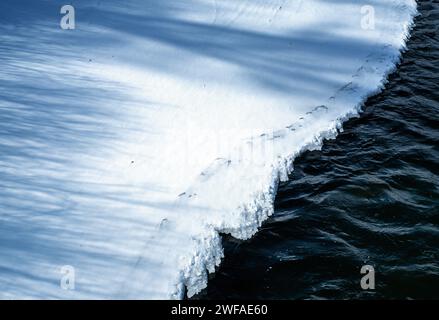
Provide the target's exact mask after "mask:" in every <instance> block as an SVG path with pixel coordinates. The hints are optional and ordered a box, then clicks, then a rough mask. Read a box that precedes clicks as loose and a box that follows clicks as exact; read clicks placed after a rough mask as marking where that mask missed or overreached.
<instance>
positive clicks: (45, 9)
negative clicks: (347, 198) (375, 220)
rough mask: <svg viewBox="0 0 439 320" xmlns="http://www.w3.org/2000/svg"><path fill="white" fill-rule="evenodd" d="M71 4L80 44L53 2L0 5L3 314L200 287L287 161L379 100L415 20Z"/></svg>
mask: <svg viewBox="0 0 439 320" xmlns="http://www.w3.org/2000/svg"><path fill="white" fill-rule="evenodd" d="M71 3H72V5H73V6H74V7H75V9H76V29H75V30H62V29H61V28H60V27H59V21H60V19H61V15H60V14H59V10H60V3H59V2H56V1H12V0H11V1H9V0H6V1H2V3H1V4H0V298H2V299H12V298H18V299H40V298H50V299H80V298H85V299H112V298H114V299H130V298H133V299H169V298H172V299H180V298H182V297H184V294H185V292H187V295H188V296H192V295H194V294H195V293H197V292H199V291H200V290H202V289H203V288H205V287H206V285H207V278H208V277H207V275H208V272H214V271H215V267H216V266H218V265H219V264H220V262H221V259H222V258H223V250H222V246H221V236H220V235H221V234H222V233H225V234H227V233H228V234H231V235H233V236H234V237H237V238H240V239H248V238H250V237H251V236H252V235H254V234H255V233H256V232H257V230H258V228H259V227H260V226H261V223H262V222H263V221H264V220H265V219H267V217H269V216H270V215H272V214H273V201H274V198H275V195H276V188H277V185H278V183H279V181H280V180H287V179H288V174H289V173H290V172H291V171H292V170H293V166H292V163H293V160H294V158H295V157H296V156H297V155H298V154H299V153H300V152H302V151H304V150H310V149H316V148H319V147H320V146H321V143H322V141H323V139H327V138H334V137H335V136H336V134H337V132H338V131H339V130H341V128H342V126H341V125H342V123H343V121H344V120H346V119H348V118H350V117H353V116H356V115H357V114H358V113H359V111H360V110H361V106H362V103H363V102H364V101H365V99H366V98H367V97H368V96H370V95H372V94H374V93H377V92H378V91H379V90H380V89H381V88H382V87H383V85H384V83H385V79H386V76H387V74H388V73H389V72H391V71H392V70H393V69H394V67H395V65H396V64H397V62H398V59H399V57H400V51H401V50H402V49H404V45H405V41H406V38H407V36H408V32H409V29H410V26H411V24H412V20H413V17H414V15H415V14H416V3H415V1H413V0H379V1H378V0H368V1H367V3H366V2H364V1H354V0H352V1H347V0H306V1H300V0H186V1H162V0H157V1H141V0H128V1H115V0H111V1H71ZM364 5H371V6H373V7H374V9H375V29H374V30H365V29H364V28H362V23H361V22H362V18H363V17H364V15H365V14H364V11H362V7H363V6H364ZM66 265H67V266H72V267H74V271H75V274H74V275H75V277H74V280H75V281H74V284H75V287H74V290H65V289H63V287H62V286H61V285H60V283H61V282H62V281H63V278H62V277H63V276H64V274H63V273H62V267H63V266H66ZM186 290H187V291H186Z"/></svg>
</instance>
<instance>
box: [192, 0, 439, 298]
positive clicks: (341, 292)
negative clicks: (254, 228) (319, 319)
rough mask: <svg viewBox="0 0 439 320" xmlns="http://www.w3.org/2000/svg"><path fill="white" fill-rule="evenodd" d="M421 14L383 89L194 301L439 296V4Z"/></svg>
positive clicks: (286, 187)
mask: <svg viewBox="0 0 439 320" xmlns="http://www.w3.org/2000/svg"><path fill="white" fill-rule="evenodd" d="M419 10H420V13H421V16H419V17H418V18H417V19H416V27H415V29H414V30H413V32H412V36H411V40H410V41H409V44H408V51H407V52H405V53H404V55H403V60H402V63H401V65H400V67H399V69H398V71H397V72H396V73H395V74H393V75H392V76H391V77H390V81H389V83H388V85H387V86H386V89H385V90H384V92H383V93H381V94H379V95H377V96H375V97H373V98H371V99H369V101H368V102H367V104H366V106H365V109H364V111H365V112H364V114H363V115H362V116H361V117H360V118H357V119H353V120H350V121H349V122H347V123H346V124H345V125H344V129H345V131H344V133H342V134H340V135H339V136H338V138H337V139H336V140H333V141H327V142H326V143H325V145H324V147H323V149H322V151H313V152H307V153H305V154H304V155H302V156H301V157H300V158H298V159H297V160H296V162H295V171H294V173H293V174H292V175H291V177H290V178H291V179H290V181H289V182H288V183H284V184H282V185H281V186H280V190H279V193H278V197H277V200H276V205H275V207H276V209H275V216H274V217H273V218H271V219H270V220H269V221H267V222H266V223H265V224H264V226H263V228H262V230H261V231H260V232H259V233H258V234H257V235H256V236H255V237H254V238H253V239H251V240H250V241H246V242H242V241H238V240H234V239H231V238H226V239H225V240H224V242H225V257H226V258H225V259H224V261H223V263H222V265H221V267H220V268H219V270H218V271H217V273H216V274H215V275H213V276H212V279H211V280H210V281H209V286H208V288H207V289H206V290H205V291H204V292H202V293H201V294H199V295H198V296H197V297H196V298H201V299H215V298H217V299H218V298H238V299H247V298H260V299H322V298H328V299H350V298H354V299H369V298H372V299H378V298H386V299H394V298H404V299H405V298H415V299H416V298H418V299H419V298H436V299H438V298H439V1H420V2H419ZM365 264H369V265H372V266H373V267H374V268H375V281H376V288H375V290H373V291H364V290H362V289H361V287H360V278H361V277H362V275H361V274H360V269H361V267H362V266H363V265H365Z"/></svg>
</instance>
